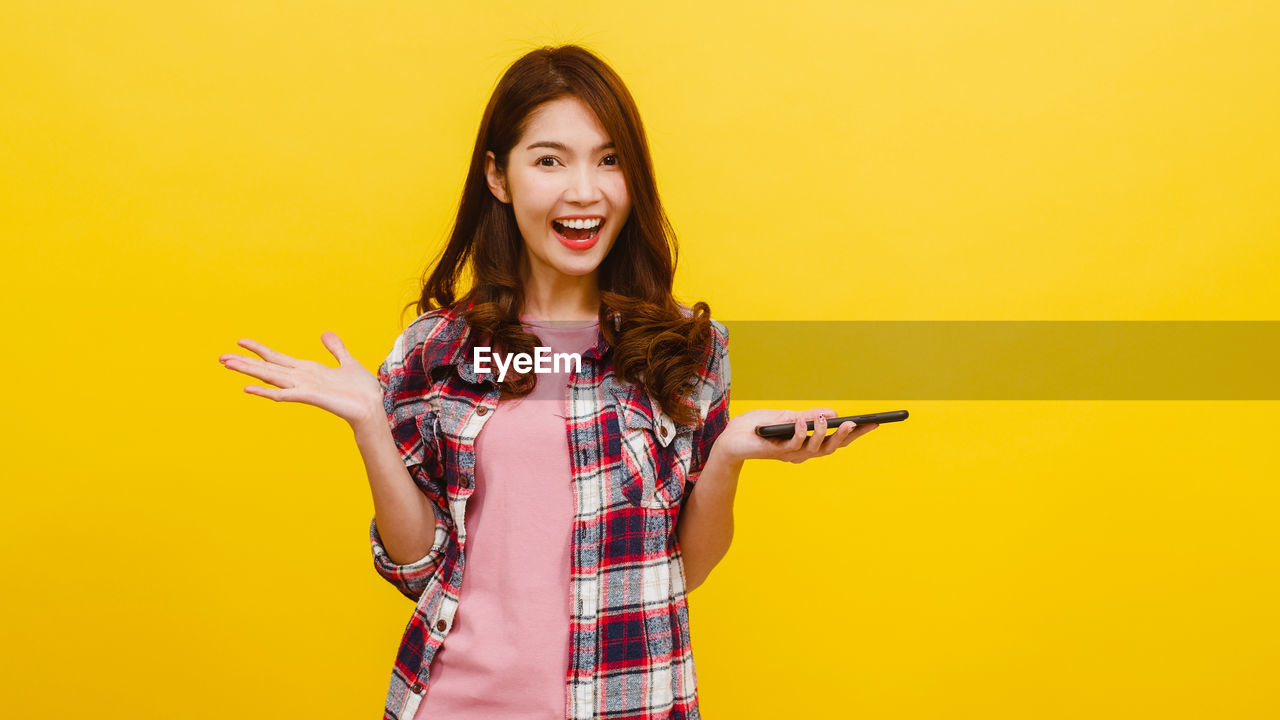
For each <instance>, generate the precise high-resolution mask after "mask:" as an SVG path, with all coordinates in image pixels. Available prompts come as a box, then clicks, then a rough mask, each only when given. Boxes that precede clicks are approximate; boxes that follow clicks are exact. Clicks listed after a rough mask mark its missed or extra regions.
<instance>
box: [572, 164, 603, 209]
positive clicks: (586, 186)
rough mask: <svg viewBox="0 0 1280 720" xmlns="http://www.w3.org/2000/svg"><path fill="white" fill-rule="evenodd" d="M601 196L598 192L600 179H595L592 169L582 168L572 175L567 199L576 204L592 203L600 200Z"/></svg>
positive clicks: (599, 191)
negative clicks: (576, 202)
mask: <svg viewBox="0 0 1280 720" xmlns="http://www.w3.org/2000/svg"><path fill="white" fill-rule="evenodd" d="M603 194H604V193H603V192H602V191H601V190H600V179H599V178H598V177H596V174H595V172H594V170H593V169H592V168H589V167H584V168H581V169H579V170H578V171H576V172H574V173H573V177H572V179H571V180H570V182H569V190H568V193H567V195H568V197H567V199H569V200H576V201H578V202H584V201H592V200H598V199H600V198H601V197H602V196H603Z"/></svg>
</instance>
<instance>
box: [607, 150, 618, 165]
mask: <svg viewBox="0 0 1280 720" xmlns="http://www.w3.org/2000/svg"><path fill="white" fill-rule="evenodd" d="M609 158H613V162H611V163H605V164H606V165H617V164H618V163H620V162H622V159H621V158H619V157H618V154H617V153H613V154H610V155H605V156H604V159H605V160H608V159H609Z"/></svg>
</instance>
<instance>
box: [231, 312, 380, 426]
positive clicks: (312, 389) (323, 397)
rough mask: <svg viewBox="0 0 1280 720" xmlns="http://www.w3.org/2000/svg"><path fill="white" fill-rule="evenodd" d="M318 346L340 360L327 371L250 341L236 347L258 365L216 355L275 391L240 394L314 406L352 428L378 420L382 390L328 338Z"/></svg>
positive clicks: (254, 390) (335, 340)
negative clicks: (344, 421) (243, 349)
mask: <svg viewBox="0 0 1280 720" xmlns="http://www.w3.org/2000/svg"><path fill="white" fill-rule="evenodd" d="M320 341H321V342H323V343H324V346H325V347H326V348H328V349H329V352H331V353H333V356H334V357H336V358H337V359H338V367H336V368H331V367H328V366H327V365H322V364H320V363H318V362H315V361H312V360H300V359H298V358H293V357H289V356H288V355H285V354H284V353H280V352H276V351H275V350H272V349H271V348H269V347H267V346H265V345H263V344H262V343H260V342H256V341H254V340H249V339H243V340H240V341H239V342H237V343H236V344H237V345H239V346H240V347H243V348H247V349H248V350H251V351H253V352H254V353H256V354H257V355H258V356H259V357H261V358H262V359H261V360H259V359H258V358H251V357H245V356H243V355H236V354H234V353H227V354H225V355H220V356H219V357H218V361H219V362H221V363H222V366H223V367H225V368H227V369H229V370H235V371H236V372H241V373H244V374H245V375H249V376H252V377H255V378H258V379H259V380H264V381H266V382H268V383H271V384H272V385H275V386H276V387H273V388H271V387H261V386H258V385H247V386H245V389H244V391H245V392H247V393H250V394H252V395H260V396H262V397H265V398H270V399H271V400H275V401H277V402H280V401H284V402H300V403H306V404H307V405H314V406H316V407H318V408H321V409H323V410H328V411H329V412H331V413H333V414H334V415H337V416H338V417H340V418H342V419H343V420H346V421H347V422H348V423H349V424H351V426H352V427H355V426H356V425H358V424H362V423H366V422H370V421H371V420H375V419H381V420H382V421H384V422H385V415H384V414H383V413H384V411H383V407H382V386H381V384H380V383H379V382H378V378H377V377H376V376H375V375H373V373H371V372H369V371H368V370H366V369H365V368H364V366H363V365H361V364H360V361H359V360H356V359H355V358H354V357H353V356H352V355H351V353H349V352H347V348H346V346H345V345H343V344H342V341H341V340H339V339H338V336H337V335H336V334H334V333H332V332H325V333H322V334H321V335H320Z"/></svg>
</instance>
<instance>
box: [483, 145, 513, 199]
mask: <svg viewBox="0 0 1280 720" xmlns="http://www.w3.org/2000/svg"><path fill="white" fill-rule="evenodd" d="M484 176H485V178H486V179H487V180H488V182H489V191H490V192H492V193H493V196H494V197H496V198H498V201H499V202H504V203H509V202H511V199H510V198H508V197H507V180H506V178H504V177H503V176H502V173H500V172H498V160H497V158H496V156H494V154H493V151H492V150H486V151H485V153H484Z"/></svg>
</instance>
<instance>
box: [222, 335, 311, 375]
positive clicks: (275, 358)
mask: <svg viewBox="0 0 1280 720" xmlns="http://www.w3.org/2000/svg"><path fill="white" fill-rule="evenodd" d="M236 344H237V345H239V346H240V347H242V348H245V349H246V350H251V351H253V352H255V353H257V354H258V356H259V357H261V358H262V359H263V360H266V361H267V362H273V363H275V364H277V365H283V366H285V367H290V368H291V367H297V366H298V360H297V358H292V357H289V356H288V355H285V354H284V353H282V352H276V351H275V350H272V349H271V348H269V347H267V346H266V345H263V344H262V343H260V342H258V341H257V340H250V339H249V338H242V339H241V340H240V341H239V342H237V343H236Z"/></svg>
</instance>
